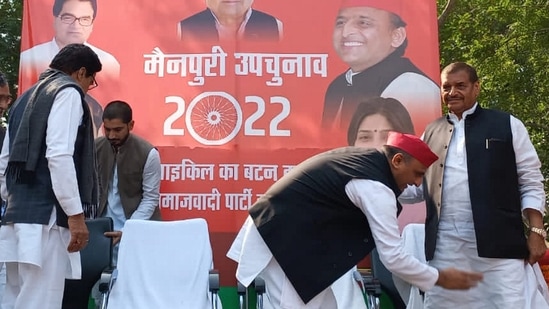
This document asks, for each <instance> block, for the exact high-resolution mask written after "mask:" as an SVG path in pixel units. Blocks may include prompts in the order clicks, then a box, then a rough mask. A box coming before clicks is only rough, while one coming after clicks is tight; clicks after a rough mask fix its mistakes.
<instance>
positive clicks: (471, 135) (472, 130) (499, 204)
mask: <svg viewBox="0 0 549 309" xmlns="http://www.w3.org/2000/svg"><path fill="white" fill-rule="evenodd" d="M452 133H453V125H452V123H451V122H449V121H448V119H447V117H442V118H440V119H438V120H437V121H435V122H433V123H431V124H430V125H429V126H428V127H427V129H426V130H425V134H424V139H425V142H426V143H427V144H428V145H429V147H431V149H432V150H433V151H434V152H435V153H436V154H438V156H439V159H438V161H437V162H435V163H434V164H433V165H431V167H430V168H429V169H428V170H427V173H426V175H425V185H426V188H427V189H426V190H425V194H426V203H427V221H426V225H425V229H426V231H425V232H426V235H425V254H426V257H427V260H431V259H433V255H434V251H435V246H436V237H437V236H436V235H437V231H438V218H439V216H440V207H441V201H442V194H443V192H444V188H443V187H442V179H443V172H444V162H445V160H446V154H447V151H448V145H449V143H450V139H451V137H452ZM465 147H466V151H467V176H468V179H469V194H470V199H471V207H472V211H473V220H474V226H475V234H476V239H477V250H478V255H479V256H480V257H488V258H515V259H522V258H525V257H527V256H528V248H527V245H526V238H525V235H524V229H523V223H522V214H521V203H520V191H519V187H518V175H517V166H516V160H515V151H514V149H513V135H512V132H511V123H510V116H509V114H507V113H504V112H500V111H495V110H488V109H483V108H481V107H480V106H477V108H476V110H475V112H474V113H473V114H471V115H468V116H467V117H466V118H465ZM424 188H425V186H424Z"/></svg>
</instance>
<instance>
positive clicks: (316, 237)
mask: <svg viewBox="0 0 549 309" xmlns="http://www.w3.org/2000/svg"><path fill="white" fill-rule="evenodd" d="M436 159H437V156H436V155H435V154H434V153H433V152H431V150H430V149H429V147H427V145H426V144H425V143H423V142H422V141H421V140H420V139H419V138H417V137H416V136H413V135H408V134H402V133H396V132H391V133H390V134H389V138H388V141H387V145H385V146H383V149H381V150H376V149H363V148H358V147H345V148H339V149H335V150H332V151H328V152H325V153H321V154H318V155H316V156H314V157H312V158H310V159H307V160H305V161H304V162H302V163H301V164H299V165H297V166H296V167H294V168H293V169H292V170H291V171H290V172H289V173H287V174H286V175H285V176H284V177H283V178H281V179H280V180H279V181H277V182H276V183H275V184H273V185H272V186H271V187H270V188H269V190H267V192H266V193H265V195H263V196H262V197H261V198H260V199H259V200H258V201H257V202H256V203H255V204H254V205H253V206H252V207H251V208H250V216H249V217H248V219H247V220H246V222H245V223H244V226H243V227H242V229H241V231H240V233H239V234H238V236H237V238H236V240H235V242H234V243H233V245H232V246H231V249H230V250H229V253H228V254H227V256H228V257H229V258H231V259H233V260H235V261H237V262H238V263H239V265H238V269H237V279H238V280H239V281H240V282H241V283H242V284H244V285H245V286H248V285H249V284H250V283H251V282H252V281H253V279H254V278H255V277H256V276H258V275H261V276H262V278H263V279H265V282H266V289H267V296H268V297H267V304H266V308H307V309H310V308H317V309H320V308H322V309H327V308H330V309H333V308H344V309H348V308H353V309H359V308H366V305H365V304H364V299H363V296H362V294H361V292H360V289H359V286H358V284H356V282H355V281H354V279H353V272H354V267H355V265H356V264H357V262H358V261H360V260H361V259H363V258H364V257H365V256H366V255H368V254H369V252H370V251H371V250H372V249H373V248H374V247H377V249H378V251H379V254H380V257H381V260H382V261H383V262H384V263H385V264H386V266H387V268H388V269H389V270H391V271H392V272H393V273H395V274H398V275H399V276H400V277H402V278H404V279H405V280H407V281H409V282H411V283H413V284H415V285H417V286H419V287H420V288H421V289H422V290H429V289H431V288H432V287H433V286H434V285H440V286H443V287H445V288H448V289H468V288H470V287H472V286H475V285H476V284H477V282H478V281H479V280H481V278H482V275H481V274H479V273H469V272H463V271H459V270H456V269H453V268H447V269H439V270H437V269H435V268H433V267H430V266H428V265H426V264H423V263H421V262H419V261H418V260H416V259H415V258H413V257H411V256H409V255H406V254H404V252H403V251H402V248H401V247H400V233H399V230H398V225H397V212H398V210H399V208H400V204H399V203H398V202H397V200H396V197H397V196H399V195H400V193H401V191H402V190H403V189H404V188H406V187H407V186H408V185H416V186H417V185H419V184H421V182H422V180H423V174H424V173H425V171H426V169H427V167H429V166H430V165H431V163H432V162H434V161H435V160H436Z"/></svg>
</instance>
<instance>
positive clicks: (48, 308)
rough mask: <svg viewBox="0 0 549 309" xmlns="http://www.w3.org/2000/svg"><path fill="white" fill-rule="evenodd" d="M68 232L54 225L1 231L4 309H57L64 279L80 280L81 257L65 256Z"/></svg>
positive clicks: (52, 221) (19, 225)
mask: <svg viewBox="0 0 549 309" xmlns="http://www.w3.org/2000/svg"><path fill="white" fill-rule="evenodd" d="M69 241H70V232H69V230H68V229H66V228H62V227H58V226H57V225H55V209H54V211H53V212H52V216H51V218H50V224H49V225H41V224H23V223H17V224H9V225H5V226H2V228H0V262H5V263H6V289H5V292H4V296H3V299H2V308H3V309H14V308H16V309H36V308H40V309H59V308H61V303H62V300H63V289H64V285H65V278H67V279H80V276H81V264H80V253H78V252H76V253H68V251H67V246H68V243H69Z"/></svg>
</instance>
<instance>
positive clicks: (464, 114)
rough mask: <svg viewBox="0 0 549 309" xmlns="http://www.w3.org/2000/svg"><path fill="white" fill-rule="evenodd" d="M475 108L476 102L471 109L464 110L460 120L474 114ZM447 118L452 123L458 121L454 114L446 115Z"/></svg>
mask: <svg viewBox="0 0 549 309" xmlns="http://www.w3.org/2000/svg"><path fill="white" fill-rule="evenodd" d="M477 106H478V102H475V105H473V107H471V108H470V109H468V110H465V111H464V112H463V114H461V119H465V118H467V116H468V115H471V114H472V113H474V112H475V110H476V109H477ZM448 117H449V119H450V120H451V121H452V122H458V121H459V119H458V117H457V116H456V115H455V114H454V113H448Z"/></svg>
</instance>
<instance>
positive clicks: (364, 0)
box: [340, 0, 404, 18]
mask: <svg viewBox="0 0 549 309" xmlns="http://www.w3.org/2000/svg"><path fill="white" fill-rule="evenodd" d="M403 2H404V0H343V1H342V2H341V6H340V8H350V7H357V6H368V7H372V8H375V9H379V10H384V11H387V12H391V13H394V14H397V15H398V16H400V17H401V18H402V12H403V6H404V3H403Z"/></svg>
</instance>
